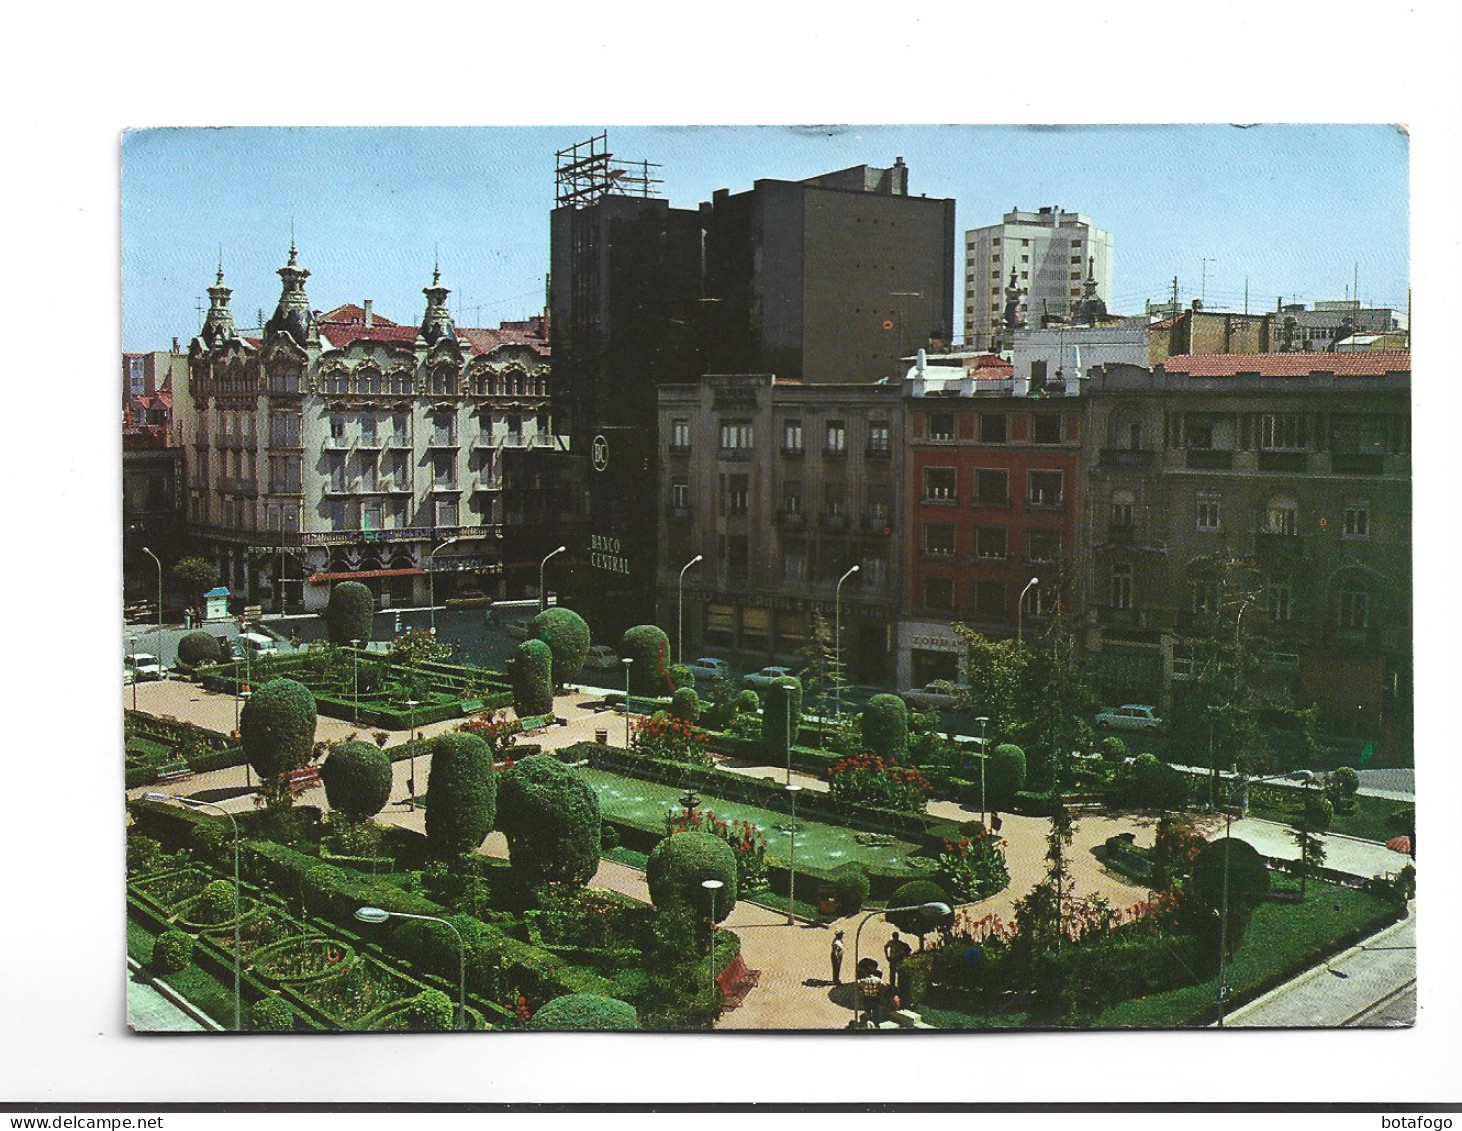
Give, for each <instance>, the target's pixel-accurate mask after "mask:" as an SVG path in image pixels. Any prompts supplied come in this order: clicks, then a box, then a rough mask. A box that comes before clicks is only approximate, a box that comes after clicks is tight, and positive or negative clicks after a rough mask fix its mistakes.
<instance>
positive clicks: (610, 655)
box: [584, 644, 620, 672]
mask: <svg viewBox="0 0 1462 1131" xmlns="http://www.w3.org/2000/svg"><path fill="white" fill-rule="evenodd" d="M584 667H586V668H588V669H589V670H590V671H596V672H616V671H618V670H619V667H620V664H619V657H618V656H616V655H615V654H614V649H613V648H610V647H608V646H607V645H605V644H595V645H594V646H593V647H592V648H590V649H589V654H588V655H587V656H585V657H584Z"/></svg>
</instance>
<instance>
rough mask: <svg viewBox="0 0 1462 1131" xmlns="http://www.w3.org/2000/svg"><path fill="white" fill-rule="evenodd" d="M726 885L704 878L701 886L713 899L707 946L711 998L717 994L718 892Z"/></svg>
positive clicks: (711, 899)
mask: <svg viewBox="0 0 1462 1131" xmlns="http://www.w3.org/2000/svg"><path fill="white" fill-rule="evenodd" d="M725 886H726V885H725V884H723V883H722V882H721V881H720V880H702V881H701V887H703V888H705V889H706V894H707V895H708V896H709V897H710V901H711V918H710V922H711V933H710V939H709V943H710V945H709V946H707V947H706V967H707V969H709V970H710V972H711V998H712V999H713V1000H714V999H715V996H716V893H717V892H718V891H720V890H721V889H722V888H723V887H725Z"/></svg>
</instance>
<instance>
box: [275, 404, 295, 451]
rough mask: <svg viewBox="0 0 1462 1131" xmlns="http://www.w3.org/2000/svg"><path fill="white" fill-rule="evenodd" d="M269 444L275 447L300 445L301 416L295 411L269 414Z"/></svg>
mask: <svg viewBox="0 0 1462 1131" xmlns="http://www.w3.org/2000/svg"><path fill="white" fill-rule="evenodd" d="M269 445H270V447H275V448H297V447H299V446H300V418H299V414H298V413H294V412H273V413H270V414H269Z"/></svg>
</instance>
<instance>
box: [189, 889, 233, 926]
mask: <svg viewBox="0 0 1462 1131" xmlns="http://www.w3.org/2000/svg"><path fill="white" fill-rule="evenodd" d="M233 917H234V886H233V884H232V883H231V882H229V881H228V880H213V881H211V882H210V883H208V884H206V885H205V886H204V888H203V890H202V891H201V892H200V893H199V894H198V902H197V904H196V905H195V907H194V910H193V914H192V916H191V918H192V919H193V920H194V921H195V922H199V923H227V922H231V921H232V919H233Z"/></svg>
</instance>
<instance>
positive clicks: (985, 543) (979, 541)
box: [975, 526, 1006, 561]
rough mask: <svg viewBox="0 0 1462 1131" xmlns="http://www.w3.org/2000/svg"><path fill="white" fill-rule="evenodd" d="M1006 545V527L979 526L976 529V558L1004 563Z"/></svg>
mask: <svg viewBox="0 0 1462 1131" xmlns="http://www.w3.org/2000/svg"><path fill="white" fill-rule="evenodd" d="M1005 543H1006V537H1005V527H1003V526H978V527H976V528H975V557H977V558H980V559H982V560H985V561H1004V560H1005Z"/></svg>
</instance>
